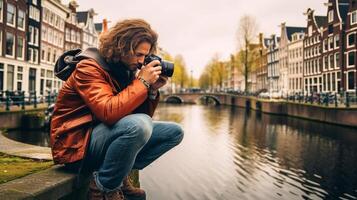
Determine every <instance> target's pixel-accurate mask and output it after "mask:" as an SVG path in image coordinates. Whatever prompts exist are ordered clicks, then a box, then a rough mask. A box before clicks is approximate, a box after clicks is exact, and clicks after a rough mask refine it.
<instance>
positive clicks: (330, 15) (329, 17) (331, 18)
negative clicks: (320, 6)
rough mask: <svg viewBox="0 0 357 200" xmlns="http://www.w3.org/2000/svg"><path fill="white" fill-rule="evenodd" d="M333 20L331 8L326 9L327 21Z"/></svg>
mask: <svg viewBox="0 0 357 200" xmlns="http://www.w3.org/2000/svg"><path fill="white" fill-rule="evenodd" d="M332 21H333V10H329V11H328V23H330V22H332Z"/></svg>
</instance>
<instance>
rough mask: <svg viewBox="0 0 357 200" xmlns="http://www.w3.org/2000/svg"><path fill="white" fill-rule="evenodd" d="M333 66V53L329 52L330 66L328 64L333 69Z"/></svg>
mask: <svg viewBox="0 0 357 200" xmlns="http://www.w3.org/2000/svg"><path fill="white" fill-rule="evenodd" d="M334 67H335V59H334V56H333V54H331V55H330V66H329V68H330V69H333V68H334Z"/></svg>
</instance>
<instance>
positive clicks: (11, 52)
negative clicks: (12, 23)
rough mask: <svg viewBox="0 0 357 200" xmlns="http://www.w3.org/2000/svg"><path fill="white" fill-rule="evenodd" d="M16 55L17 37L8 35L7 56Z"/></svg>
mask: <svg viewBox="0 0 357 200" xmlns="http://www.w3.org/2000/svg"><path fill="white" fill-rule="evenodd" d="M14 53H15V36H14V34H12V33H6V55H8V56H14Z"/></svg>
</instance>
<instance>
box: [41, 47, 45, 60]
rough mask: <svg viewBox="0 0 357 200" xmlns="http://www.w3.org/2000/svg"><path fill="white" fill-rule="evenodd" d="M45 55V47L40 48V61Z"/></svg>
mask: <svg viewBox="0 0 357 200" xmlns="http://www.w3.org/2000/svg"><path fill="white" fill-rule="evenodd" d="M45 56H46V51H45V48H42V50H41V60H42V61H44V60H45Z"/></svg>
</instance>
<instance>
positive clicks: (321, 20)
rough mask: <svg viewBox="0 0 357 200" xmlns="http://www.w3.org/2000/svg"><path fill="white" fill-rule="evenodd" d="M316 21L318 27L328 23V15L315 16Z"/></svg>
mask: <svg viewBox="0 0 357 200" xmlns="http://www.w3.org/2000/svg"><path fill="white" fill-rule="evenodd" d="M315 21H316V24H317V26H318V28H320V27H322V26H324V25H326V24H327V17H326V16H315Z"/></svg>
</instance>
